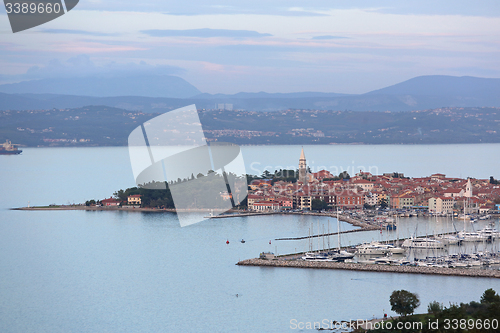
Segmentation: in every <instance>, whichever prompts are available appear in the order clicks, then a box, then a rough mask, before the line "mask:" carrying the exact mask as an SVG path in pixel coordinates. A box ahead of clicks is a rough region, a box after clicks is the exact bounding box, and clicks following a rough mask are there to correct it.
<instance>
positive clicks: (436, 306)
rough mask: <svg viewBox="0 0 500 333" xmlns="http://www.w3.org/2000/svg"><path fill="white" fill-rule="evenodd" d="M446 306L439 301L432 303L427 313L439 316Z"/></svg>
mask: <svg viewBox="0 0 500 333" xmlns="http://www.w3.org/2000/svg"><path fill="white" fill-rule="evenodd" d="M443 309H444V306H443V304H442V303H439V302H437V301H433V302H430V303H429V305H428V306H427V313H431V314H434V315H435V314H437V313H440V312H441V311H443Z"/></svg>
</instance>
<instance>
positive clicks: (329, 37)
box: [311, 35, 349, 40]
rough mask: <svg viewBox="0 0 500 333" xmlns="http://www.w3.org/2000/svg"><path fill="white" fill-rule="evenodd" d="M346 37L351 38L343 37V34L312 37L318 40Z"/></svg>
mask: <svg viewBox="0 0 500 333" xmlns="http://www.w3.org/2000/svg"><path fill="white" fill-rule="evenodd" d="M344 38H349V37H343V36H330V35H326V36H314V37H313V38H311V39H316V40H326V39H344Z"/></svg>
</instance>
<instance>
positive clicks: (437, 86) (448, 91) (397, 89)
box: [364, 75, 500, 98]
mask: <svg viewBox="0 0 500 333" xmlns="http://www.w3.org/2000/svg"><path fill="white" fill-rule="evenodd" d="M499 93H500V79H487V78H479V77H472V76H461V77H456V76H446V75H427V76H418V77H415V78H413V79H410V80H407V81H404V82H401V83H398V84H395V85H393V86H389V87H386V88H382V89H378V90H374V91H370V92H369V93H366V94H364V95H415V96H441V97H442V96H467V97H474V98H477V97H482V98H488V97H491V96H494V95H498V94H499Z"/></svg>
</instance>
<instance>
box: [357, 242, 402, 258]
mask: <svg viewBox="0 0 500 333" xmlns="http://www.w3.org/2000/svg"><path fill="white" fill-rule="evenodd" d="M388 253H391V254H404V253H405V249H403V248H400V247H396V246H394V245H390V244H382V243H379V242H371V243H365V244H361V245H359V246H358V247H356V254H358V255H359V254H361V255H363V254H365V255H385V254H388Z"/></svg>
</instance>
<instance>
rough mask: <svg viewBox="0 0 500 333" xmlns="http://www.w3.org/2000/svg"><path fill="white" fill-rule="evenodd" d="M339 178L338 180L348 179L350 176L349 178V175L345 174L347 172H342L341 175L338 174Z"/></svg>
mask: <svg viewBox="0 0 500 333" xmlns="http://www.w3.org/2000/svg"><path fill="white" fill-rule="evenodd" d="M339 178H340V179H350V178H351V176H349V174H348V173H347V171H342V172H341V173H339Z"/></svg>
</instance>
